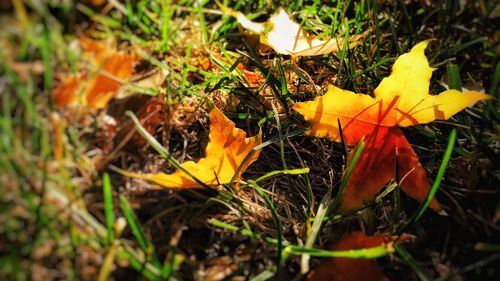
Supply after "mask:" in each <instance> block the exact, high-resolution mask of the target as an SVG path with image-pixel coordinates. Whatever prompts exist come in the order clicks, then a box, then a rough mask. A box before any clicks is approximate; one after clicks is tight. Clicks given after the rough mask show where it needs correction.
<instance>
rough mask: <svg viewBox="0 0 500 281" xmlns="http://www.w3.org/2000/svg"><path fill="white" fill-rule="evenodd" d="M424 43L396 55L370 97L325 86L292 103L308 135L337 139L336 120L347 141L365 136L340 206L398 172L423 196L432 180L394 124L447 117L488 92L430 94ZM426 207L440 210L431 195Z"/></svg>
mask: <svg viewBox="0 0 500 281" xmlns="http://www.w3.org/2000/svg"><path fill="white" fill-rule="evenodd" d="M427 45H428V41H424V42H421V43H419V44H417V45H416V46H415V47H413V48H412V49H411V51H410V52H409V53H407V54H404V55H402V56H400V57H399V58H398V59H397V60H396V62H395V63H394V66H393V68H392V73H391V75H390V76H389V77H387V78H385V79H383V80H382V82H381V83H380V85H379V86H378V87H377V89H375V97H373V98H372V97H370V96H368V95H362V94H355V93H353V92H350V91H346V90H342V89H339V88H337V87H335V86H329V88H328V91H327V93H326V94H325V95H323V96H320V97H317V98H316V99H314V100H313V101H309V102H300V103H296V104H295V105H294V106H293V108H294V109H295V110H296V111H298V112H299V113H300V114H302V115H303V116H304V119H306V120H307V121H309V122H310V123H311V127H310V129H309V130H308V131H307V132H306V134H307V135H311V136H317V137H324V138H327V139H330V140H333V141H340V136H339V127H338V123H339V122H337V120H339V121H340V124H341V126H342V131H343V136H344V140H345V141H346V143H347V144H348V145H354V144H356V143H358V142H359V141H360V140H361V139H362V138H365V140H366V145H365V149H364V150H363V152H362V154H361V156H360V158H359V160H358V163H357V165H356V167H355V169H354V170H353V172H352V175H351V177H350V178H349V180H348V182H347V185H346V187H345V189H344V192H343V200H342V205H341V207H340V210H341V211H348V210H352V209H355V208H358V207H360V206H362V204H363V203H365V202H367V201H369V200H371V199H373V197H374V196H375V195H376V194H377V193H379V192H380V190H381V189H382V188H383V186H384V185H385V184H387V183H388V182H389V181H390V180H392V179H394V178H395V176H396V174H399V176H400V177H401V179H398V180H401V181H400V182H399V185H400V186H401V188H402V190H403V191H404V192H405V193H406V194H408V195H409V196H411V197H413V198H415V199H417V200H418V201H420V202H422V201H423V200H424V199H425V197H426V195H427V193H428V192H429V189H430V184H429V181H428V180H427V177H426V173H425V169H424V168H423V167H422V165H421V164H420V162H419V160H418V157H417V155H416V154H415V152H414V151H413V149H412V147H411V145H410V144H409V143H408V141H407V140H406V138H405V136H404V134H403V133H402V132H401V130H400V129H399V128H398V127H399V126H403V127H404V126H411V125H416V124H424V123H428V122H431V121H434V120H446V119H448V118H450V117H451V116H453V115H454V114H456V113H457V112H459V111H461V110H462V109H464V108H465V107H467V106H469V105H471V104H473V103H475V102H476V101H479V100H484V99H489V98H490V96H488V95H485V94H483V93H479V92H468V93H461V92H459V91H456V90H447V91H444V92H442V93H440V94H439V95H436V96H432V95H429V81H430V78H431V75H432V69H431V68H430V67H429V63H428V61H427V58H426V57H425V54H424V50H425V48H426V46H427ZM397 163H398V164H399V165H397ZM396 167H398V171H396ZM430 207H431V208H432V209H434V210H436V211H440V210H441V207H440V205H439V203H438V202H437V201H436V200H435V199H434V200H433V201H432V202H431V204H430Z"/></svg>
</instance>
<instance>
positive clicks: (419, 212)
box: [398, 129, 457, 234]
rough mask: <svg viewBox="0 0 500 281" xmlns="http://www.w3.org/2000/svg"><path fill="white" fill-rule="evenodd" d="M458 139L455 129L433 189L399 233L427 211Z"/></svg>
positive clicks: (449, 139) (449, 138)
mask: <svg viewBox="0 0 500 281" xmlns="http://www.w3.org/2000/svg"><path fill="white" fill-rule="evenodd" d="M456 139H457V131H456V130H455V129H453V130H452V131H451V133H450V136H449V137H448V145H447V146H446V150H445V153H444V156H443V161H441V165H440V166H439V170H438V173H437V176H436V180H434V183H433V184H432V186H431V190H429V193H427V196H426V197H425V199H424V202H423V203H422V204H420V206H419V207H418V209H417V211H416V212H415V213H414V214H413V215H412V216H411V217H410V219H409V220H408V221H407V222H406V223H405V224H404V225H403V227H401V228H400V229H399V231H398V234H401V233H403V231H404V230H405V229H407V228H408V227H409V226H410V225H412V224H413V223H414V222H415V221H417V220H419V219H420V217H421V216H422V214H423V213H424V212H425V210H426V209H427V207H429V204H430V203H431V201H432V199H433V198H434V195H435V194H436V192H437V190H438V188H439V185H440V184H441V180H442V179H443V176H444V173H445V171H446V167H448V162H449V161H450V157H451V153H452V152H453V147H454V146H455V140H456Z"/></svg>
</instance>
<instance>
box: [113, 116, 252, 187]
mask: <svg viewBox="0 0 500 281" xmlns="http://www.w3.org/2000/svg"><path fill="white" fill-rule="evenodd" d="M261 143H262V134H261V133H260V132H259V134H258V135H257V136H255V137H251V138H247V137H246V133H245V132H244V131H243V130H241V129H238V128H236V127H235V125H234V123H233V122H232V121H231V120H229V119H228V118H227V117H226V116H225V115H224V114H223V113H222V112H221V111H220V110H219V109H217V108H214V109H213V110H212V111H211V112H210V133H209V142H208V145H207V147H206V149H205V157H204V158H201V159H200V160H199V161H198V162H194V161H186V162H184V163H182V164H181V166H182V168H183V169H184V170H186V171H188V172H189V173H190V174H191V175H192V177H191V176H190V175H188V174H186V173H185V172H184V171H182V170H181V169H177V170H176V171H175V172H174V173H173V174H165V173H156V174H138V173H130V172H124V171H122V172H121V173H122V174H123V175H125V176H129V177H135V178H142V179H146V180H149V181H152V182H154V183H157V184H159V185H161V186H164V187H167V188H179V189H187V188H196V187H200V184H199V183H198V182H197V181H196V180H195V179H194V178H196V179H198V180H199V181H201V182H203V183H205V184H206V185H209V186H211V187H216V186H218V185H219V184H227V183H229V182H230V181H231V179H232V178H233V177H234V176H235V174H236V173H237V172H238V175H236V177H235V179H236V183H238V182H239V181H240V179H241V174H243V172H245V170H246V169H247V168H248V166H249V165H250V164H252V163H253V162H254V161H255V160H257V158H259V154H260V150H257V151H256V152H255V153H254V154H253V155H251V156H250V157H249V159H246V161H245V163H244V164H243V166H242V167H241V169H240V170H239V171H238V167H239V166H240V165H241V164H242V163H243V161H244V160H245V158H246V157H247V155H248V154H249V153H250V151H251V150H252V149H253V148H254V147H255V146H257V145H259V144H261ZM193 177H194V178H193Z"/></svg>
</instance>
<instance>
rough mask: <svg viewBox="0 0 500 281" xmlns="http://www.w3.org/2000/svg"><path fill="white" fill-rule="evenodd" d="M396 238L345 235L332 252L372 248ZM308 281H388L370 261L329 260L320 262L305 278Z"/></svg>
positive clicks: (354, 234) (354, 233)
mask: <svg viewBox="0 0 500 281" xmlns="http://www.w3.org/2000/svg"><path fill="white" fill-rule="evenodd" d="M397 239H398V238H395V239H394V238H392V237H389V236H386V235H375V236H366V235H365V234H363V233H362V232H353V233H351V234H346V235H344V236H342V237H341V238H340V240H339V241H338V242H337V243H335V245H333V246H332V248H331V250H332V251H345V250H355V249H364V248H373V247H378V246H383V245H385V244H388V243H391V242H393V241H395V240H397ZM307 279H308V280H309V281H330V280H334V281H389V278H387V277H386V276H385V274H384V272H383V271H382V269H380V267H379V266H378V265H377V262H376V261H375V260H372V259H350V258H331V259H326V260H324V261H323V262H321V263H320V264H319V265H318V267H316V269H315V270H313V271H312V272H311V273H310V274H309V275H308V278H307Z"/></svg>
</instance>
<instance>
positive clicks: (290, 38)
mask: <svg viewBox="0 0 500 281" xmlns="http://www.w3.org/2000/svg"><path fill="white" fill-rule="evenodd" d="M221 8H222V10H223V11H224V12H226V13H228V14H230V15H231V16H233V17H235V18H236V20H237V21H238V23H239V24H241V26H243V27H244V28H245V29H246V30H248V31H250V32H252V33H255V34H258V35H260V43H262V44H264V45H267V46H269V47H271V48H273V49H274V50H275V51H276V52H277V53H279V54H283V55H290V56H292V57H300V56H318V55H323V54H329V53H338V51H339V50H341V49H342V48H343V46H344V44H345V40H344V38H340V39H338V40H337V39H333V38H327V39H326V40H321V39H318V38H317V37H316V35H314V34H311V33H309V32H307V31H306V30H305V29H303V28H302V27H301V26H300V25H299V24H298V23H296V22H294V21H293V20H292V19H291V18H290V16H289V15H288V14H287V13H286V11H285V10H284V9H283V8H280V9H279V11H278V12H277V13H276V14H274V15H272V16H271V17H270V18H269V21H267V22H265V23H258V22H253V21H251V20H249V19H248V18H247V17H246V16H245V15H244V14H243V13H241V12H236V11H233V10H231V9H229V8H227V7H224V6H222V5H221ZM362 36H364V34H358V35H354V36H351V37H350V38H349V48H354V47H355V46H356V45H357V44H358V40H359V39H360V38H361V37H362Z"/></svg>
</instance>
